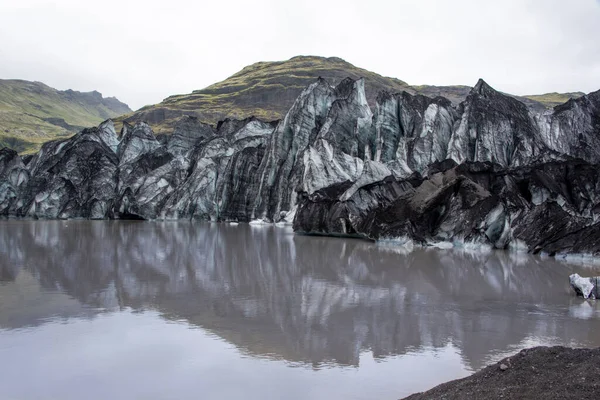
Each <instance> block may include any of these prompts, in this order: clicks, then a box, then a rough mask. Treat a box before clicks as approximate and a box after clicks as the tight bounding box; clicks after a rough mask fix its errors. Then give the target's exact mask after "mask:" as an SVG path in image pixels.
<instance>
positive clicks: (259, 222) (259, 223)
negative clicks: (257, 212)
mask: <svg viewBox="0 0 600 400" xmlns="http://www.w3.org/2000/svg"><path fill="white" fill-rule="evenodd" d="M249 223H250V225H255V226H263V225H269V222H267V221H265V220H264V219H253V220H252V221H250V222H249Z"/></svg>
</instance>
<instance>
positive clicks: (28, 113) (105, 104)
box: [0, 79, 131, 152]
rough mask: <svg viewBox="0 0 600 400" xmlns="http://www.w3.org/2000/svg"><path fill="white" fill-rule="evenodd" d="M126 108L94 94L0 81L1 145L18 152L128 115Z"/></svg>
mask: <svg viewBox="0 0 600 400" xmlns="http://www.w3.org/2000/svg"><path fill="white" fill-rule="evenodd" d="M130 112H131V109H130V108H129V107H128V106H127V104H124V103H121V102H120V101H119V100H117V99H116V98H114V97H102V94H100V93H98V92H96V91H93V92H87V93H85V92H84V93H82V92H77V91H74V90H65V91H61V90H56V89H53V88H51V87H49V86H47V85H44V84H43V83H41V82H29V81H23V80H2V79H0V145H2V146H7V147H10V148H12V149H14V150H17V151H19V152H32V151H35V150H38V149H39V148H40V146H41V144H42V143H44V142H47V141H48V140H52V139H56V138H57V137H60V136H70V135H72V134H74V133H77V132H78V131H80V130H81V129H83V128H84V127H90V126H95V125H98V124H99V123H101V122H102V121H104V120H106V119H108V118H113V117H117V116H119V115H122V114H127V113H130Z"/></svg>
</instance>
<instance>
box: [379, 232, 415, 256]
mask: <svg viewBox="0 0 600 400" xmlns="http://www.w3.org/2000/svg"><path fill="white" fill-rule="evenodd" d="M377 246H380V247H384V248H388V249H394V250H396V251H398V252H400V253H403V254H406V253H410V252H412V251H413V250H414V248H415V242H414V241H413V240H412V239H411V238H410V237H408V236H398V237H390V238H384V239H379V240H378V241H377Z"/></svg>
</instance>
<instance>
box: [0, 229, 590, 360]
mask: <svg viewBox="0 0 600 400" xmlns="http://www.w3.org/2000/svg"><path fill="white" fill-rule="evenodd" d="M1 224H2V225H1V226H2V229H0V279H1V280H2V281H5V283H4V284H3V283H0V285H2V286H0V288H2V291H0V302H1V303H0V304H2V305H0V328H5V329H13V328H19V327H23V326H32V325H37V324H42V323H43V322H44V321H45V320H46V319H47V318H48V317H49V316H53V315H59V316H63V317H65V318H68V317H69V316H70V315H78V316H93V315H95V314H97V313H98V312H104V311H106V310H108V311H111V310H119V309H123V308H131V309H133V310H157V311H158V312H159V313H160V315H161V316H162V317H163V318H165V319H167V320H182V319H183V320H186V321H187V322H188V323H190V324H192V325H197V326H200V327H202V328H203V329H205V330H208V331H210V332H212V333H214V334H216V335H218V336H220V337H221V338H223V339H225V340H227V341H228V342H230V343H232V344H234V345H235V346H237V347H238V348H240V349H242V351H244V352H245V353H247V354H249V355H252V356H268V357H270V358H282V359H285V360H288V361H291V362H300V363H310V364H312V365H314V366H318V365H320V364H322V363H335V364H340V365H357V364H358V363H359V359H360V357H361V353H363V352H364V351H365V350H369V351H371V352H372V353H373V356H374V357H375V358H376V359H377V358H382V357H389V356H394V355H403V354H406V353H408V352H419V351H424V349H440V350H441V349H444V348H446V347H447V346H448V345H454V346H456V347H457V348H458V349H459V351H460V353H461V355H462V357H463V360H464V361H465V363H466V364H467V365H468V366H469V367H470V368H472V369H477V368H480V367H481V366H483V365H484V364H485V363H486V362H489V361H490V360H491V359H492V358H495V357H497V356H498V355H499V354H504V353H507V352H512V351H515V350H516V349H517V348H519V347H521V346H523V345H527V344H531V345H533V344H536V343H560V344H571V345H584V346H598V345H600V338H599V337H598V336H597V334H596V332H597V331H598V328H600V323H599V318H598V317H599V314H598V313H599V309H598V308H597V307H596V305H595V303H588V302H583V301H581V300H579V299H576V298H574V297H573V296H572V294H571V292H570V289H569V286H568V279H567V277H568V275H569V274H570V273H571V272H572V271H579V272H580V273H581V274H582V275H589V274H591V273H593V272H594V271H593V270H586V269H585V267H584V266H578V267H572V266H569V265H567V264H564V263H560V262H557V261H556V260H553V259H541V258H538V257H533V256H528V255H523V254H520V253H511V252H501V251H492V252H487V253H479V254H478V253H469V252H460V251H458V250H453V251H447V250H437V249H430V250H423V249H416V250H414V251H412V252H403V251H397V250H396V249H395V248H394V247H392V246H378V245H376V244H373V243H370V242H366V241H361V240H348V239H335V238H325V237H308V236H299V235H294V234H293V233H292V232H291V231H290V230H289V229H287V228H277V227H272V226H260V227H254V226H249V225H239V226H229V225H225V224H194V223H187V222H173V223H168V222H165V223H149V222H124V221H119V222H116V221H112V222H111V221H108V222H107V221H98V222H90V221H4V222H2V223H1ZM32 277H35V279H34V278H32ZM30 281H37V282H39V285H41V286H42V288H43V290H45V291H56V292H62V293H66V294H68V295H69V296H71V297H72V298H67V297H65V299H64V301H62V302H57V303H56V304H53V303H45V304H44V307H42V308H39V307H38V308H37V309H35V310H34V309H29V308H27V307H26V306H25V305H23V304H22V303H19V304H21V306H19V304H17V302H15V301H13V303H10V301H9V298H10V297H11V294H10V291H9V288H10V282H13V283H17V284H19V285H21V287H32V284H31V282H30ZM7 282H8V283H7ZM23 293H25V292H24V291H23V290H21V294H20V296H21V297H22V296H23ZM30 295H31V296H35V294H30ZM7 304H8V305H7ZM10 304H12V305H11V306H10ZM25 304H26V302H25ZM2 314H4V315H2Z"/></svg>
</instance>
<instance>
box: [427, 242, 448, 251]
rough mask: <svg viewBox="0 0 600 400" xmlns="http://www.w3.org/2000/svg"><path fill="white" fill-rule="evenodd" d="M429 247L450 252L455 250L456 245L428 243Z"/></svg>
mask: <svg viewBox="0 0 600 400" xmlns="http://www.w3.org/2000/svg"><path fill="white" fill-rule="evenodd" d="M427 245H428V246H430V247H434V248H436V249H442V250H449V249H452V248H454V244H452V243H451V242H429V243H427Z"/></svg>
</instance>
